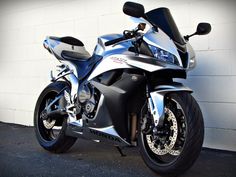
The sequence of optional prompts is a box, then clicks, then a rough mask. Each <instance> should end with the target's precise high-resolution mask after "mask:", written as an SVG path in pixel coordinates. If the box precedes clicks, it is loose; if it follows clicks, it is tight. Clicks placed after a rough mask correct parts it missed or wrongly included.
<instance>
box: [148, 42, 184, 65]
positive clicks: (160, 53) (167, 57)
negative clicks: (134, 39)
mask: <svg viewBox="0 0 236 177" xmlns="http://www.w3.org/2000/svg"><path fill="white" fill-rule="evenodd" d="M149 48H150V49H151V51H152V53H153V55H154V57H155V58H157V59H158V60H160V61H164V62H167V63H172V64H175V65H180V64H179V61H178V59H177V58H176V56H174V55H173V54H171V53H169V52H167V51H165V50H163V49H160V48H158V47H155V46H152V45H149Z"/></svg>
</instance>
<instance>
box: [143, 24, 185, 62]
mask: <svg viewBox="0 0 236 177" xmlns="http://www.w3.org/2000/svg"><path fill="white" fill-rule="evenodd" d="M143 40H144V41H145V42H147V43H148V44H150V45H153V46H155V47H158V48H160V49H163V50H165V51H168V52H169V53H171V54H173V55H175V56H176V58H177V59H178V61H179V63H180V66H182V61H181V58H180V56H179V53H178V50H177V48H176V46H175V44H174V42H173V40H171V39H170V37H169V36H167V35H166V34H165V33H164V32H163V31H162V30H161V29H159V28H158V32H157V31H155V30H153V28H150V29H149V30H148V31H147V32H146V33H145V34H144V36H143Z"/></svg>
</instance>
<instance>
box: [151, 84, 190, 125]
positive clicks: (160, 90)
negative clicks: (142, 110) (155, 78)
mask: <svg viewBox="0 0 236 177" xmlns="http://www.w3.org/2000/svg"><path fill="white" fill-rule="evenodd" d="M179 91H185V92H192V90H191V89H190V88H188V87H186V86H183V85H182V84H177V85H159V86H157V87H156V88H155V91H154V92H151V93H150V96H151V97H150V98H149V100H148V104H149V108H150V110H151V113H152V116H153V119H154V124H155V126H157V125H162V123H163V120H164V112H165V110H164V108H165V105H164V98H165V95H166V94H167V93H170V92H179Z"/></svg>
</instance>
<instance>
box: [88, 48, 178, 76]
mask: <svg viewBox="0 0 236 177" xmlns="http://www.w3.org/2000/svg"><path fill="white" fill-rule="evenodd" d="M129 68H138V69H141V70H144V71H148V72H155V71H158V70H163V69H172V70H183V68H182V67H180V66H177V65H172V64H168V63H165V62H161V61H158V60H156V59H155V58H152V57H147V56H145V55H139V56H135V54H130V53H129V54H127V55H125V54H124V55H118V54H117V55H111V56H108V57H106V58H104V59H103V60H102V61H101V63H100V64H99V65H98V66H97V67H96V68H95V69H94V71H93V72H92V74H91V75H90V76H89V78H88V80H91V79H93V78H95V77H96V76H98V75H100V74H102V73H105V72H107V71H111V70H115V69H129Z"/></svg>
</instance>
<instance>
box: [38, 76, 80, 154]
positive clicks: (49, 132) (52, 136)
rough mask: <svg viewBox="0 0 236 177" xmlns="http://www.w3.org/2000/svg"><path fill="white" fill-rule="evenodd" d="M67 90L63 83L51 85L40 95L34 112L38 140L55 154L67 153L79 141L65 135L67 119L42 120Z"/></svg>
mask: <svg viewBox="0 0 236 177" xmlns="http://www.w3.org/2000/svg"><path fill="white" fill-rule="evenodd" d="M65 88H68V86H67V84H66V83H65V82H62V81H58V82H54V83H51V84H49V85H48V86H47V87H46V88H45V89H44V90H43V91H42V93H41V94H40V96H39V98H38V101H37V103H36V107H35V111H34V128H35V134H36V137H37V140H38V142H39V144H40V145H41V146H42V147H43V148H44V149H46V150H48V151H50V152H54V153H62V152H65V151H67V150H68V149H69V148H70V147H71V146H72V145H73V144H74V143H75V141H76V139H77V138H74V137H70V136H67V135H66V134H65V132H66V128H67V119H66V118H64V117H57V118H55V119H52V118H48V119H46V120H45V119H43V118H42V114H43V111H44V109H45V107H46V106H47V105H48V104H50V102H52V100H54V99H55V98H56V96H58V94H59V93H61V91H62V90H63V89H65ZM55 106H56V105H55Z"/></svg>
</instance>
